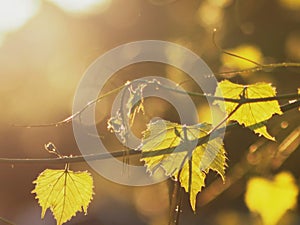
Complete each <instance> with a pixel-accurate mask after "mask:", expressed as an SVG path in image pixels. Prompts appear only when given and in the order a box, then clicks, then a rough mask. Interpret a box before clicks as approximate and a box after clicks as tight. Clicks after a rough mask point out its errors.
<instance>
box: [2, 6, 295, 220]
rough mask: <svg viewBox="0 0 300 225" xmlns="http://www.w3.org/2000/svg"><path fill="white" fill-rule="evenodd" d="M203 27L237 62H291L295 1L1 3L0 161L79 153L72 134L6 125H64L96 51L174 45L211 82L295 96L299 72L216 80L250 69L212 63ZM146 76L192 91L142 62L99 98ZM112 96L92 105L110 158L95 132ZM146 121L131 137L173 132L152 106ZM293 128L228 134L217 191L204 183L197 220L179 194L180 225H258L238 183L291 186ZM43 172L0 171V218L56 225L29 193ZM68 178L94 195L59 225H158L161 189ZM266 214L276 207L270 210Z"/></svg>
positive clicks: (166, 188) (153, 103)
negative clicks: (286, 182) (142, 43)
mask: <svg viewBox="0 0 300 225" xmlns="http://www.w3.org/2000/svg"><path fill="white" fill-rule="evenodd" d="M214 28H217V29H218V31H217V33H216V42H217V44H218V45H220V46H221V47H222V48H224V49H226V50H230V51H231V52H235V53H237V54H239V55H242V56H243V57H246V58H249V59H251V60H254V61H257V62H259V63H276V62H283V61H286V62H300V1H298V0H130V1H124V0H85V1H83V0H11V1H0V107H1V111H0V124H1V126H0V149H1V150H0V158H5V157H7V158H41V157H43V158H47V157H54V156H53V155H49V153H47V152H46V151H45V150H44V144H46V143H48V142H49V141H52V142H53V143H54V144H55V145H56V146H57V148H58V149H59V150H60V151H61V152H62V153H63V154H65V155H70V154H73V155H77V154H80V152H79V150H78V148H77V145H76V142H75V140H74V137H73V133H72V125H71V124H67V125H65V126H59V127H43V128H41V127H40V128H30V129H28V128H23V127H14V126H12V125H13V124H18V125H22V124H25V125H27V124H44V123H51V122H56V121H60V120H63V119H65V118H66V117H68V116H69V115H70V114H71V111H72V102H73V97H74V94H75V91H76V87H77V85H78V84H79V82H80V79H81V77H82V76H83V74H84V72H85V70H86V69H87V68H88V66H89V65H90V64H91V63H92V62H93V61H94V60H95V59H96V58H97V57H98V56H100V55H102V54H104V53H105V52H106V51H108V50H110V49H112V48H114V47H116V46H118V45H120V44H124V43H127V42H131V41H138V40H145V39H154V40H156V39H157V40H165V41H171V42H175V43H178V44H181V45H183V46H185V47H187V48H189V49H191V50H192V51H194V52H195V53H197V54H198V55H199V56H201V57H202V59H203V60H204V61H205V62H206V63H207V64H208V65H209V67H210V68H211V69H212V70H213V71H214V73H215V75H216V77H217V78H218V80H222V79H224V78H226V79H231V80H232V81H234V82H236V83H247V84H251V83H255V82H259V81H265V82H270V83H272V84H273V85H274V86H276V87H277V92H278V94H287V93H295V92H297V88H299V87H300V80H299V75H300V69H299V68H281V69H276V70H275V69H274V70H272V71H263V72H256V73H245V74H234V75H232V74H229V75H228V74H220V73H221V72H224V71H230V70H237V69H244V68H248V67H252V66H253V65H252V64H249V62H245V61H243V60H240V59H236V58H232V57H229V56H227V55H224V54H222V53H221V52H220V51H219V49H218V48H216V47H215V45H214V43H213V40H212V31H213V29H214ZM170 54H172V53H170ZM173 54H176V53H173ZM150 75H155V76H162V77H166V78H168V79H172V80H173V81H174V82H177V83H181V82H184V83H183V84H182V87H184V88H185V89H187V90H190V91H201V90H199V87H197V86H196V85H195V83H193V82H186V81H187V80H188V79H189V77H188V75H187V74H184V73H183V72H182V71H180V70H178V69H176V68H173V67H170V66H166V65H160V64H155V63H141V64H138V65H131V66H129V67H126V68H124V69H122V70H121V71H119V72H118V73H117V74H115V75H114V76H113V77H112V78H111V79H110V80H109V81H108V82H107V85H106V86H105V88H104V90H103V93H104V92H106V91H109V90H112V89H114V88H116V87H118V86H120V85H122V84H124V83H125V82H126V81H127V80H132V79H136V78H138V77H143V76H150ZM114 97H115V95H112V96H110V97H108V98H106V99H104V100H103V101H101V102H99V103H98V104H97V115H96V118H97V121H98V128H99V134H100V136H101V137H102V138H103V141H104V143H107V146H108V148H109V149H111V150H120V149H122V146H121V145H120V144H118V143H117V141H115V140H116V138H115V137H114V135H113V134H111V133H110V132H108V131H107V129H106V127H107V120H108V119H109V117H110V110H111V102H112V101H113V99H114ZM193 100H194V101H195V103H196V104H197V107H198V109H199V117H200V120H201V121H208V120H210V112H209V108H208V106H207V104H206V103H205V102H202V101H200V100H199V99H197V98H193ZM280 103H281V104H285V103H287V101H281V102H280ZM158 105H159V107H157V106H158ZM145 110H146V115H145V116H143V115H138V116H137V121H138V122H137V123H136V124H135V128H134V129H135V132H136V134H137V135H140V131H142V130H144V129H145V128H146V123H147V122H148V121H149V119H151V118H152V117H155V116H159V117H162V118H164V119H168V120H171V121H173V122H180V121H179V119H178V115H177V114H176V112H174V108H173V107H172V106H171V105H170V104H169V103H167V102H165V101H163V100H161V99H151V98H150V99H147V100H146V101H145ZM299 118H300V117H299V111H298V109H293V110H290V111H289V112H287V113H285V114H284V115H283V116H275V117H274V118H273V119H272V120H271V121H270V122H269V123H268V129H269V132H270V133H271V134H272V135H273V136H275V137H276V139H277V141H276V142H271V141H268V140H265V139H264V138H262V137H258V136H257V135H255V134H254V133H252V132H251V131H249V130H247V129H245V128H242V127H236V128H234V129H233V130H231V131H230V132H228V133H227V134H226V136H225V139H224V142H225V148H226V150H227V156H228V165H229V167H228V169H227V181H226V183H225V184H222V182H221V181H220V180H219V178H218V176H216V174H215V173H213V172H211V173H210V174H209V175H208V177H207V180H206V181H207V188H205V189H204V190H203V192H201V193H200V194H199V195H198V201H197V213H196V214H193V212H192V210H191V208H190V205H189V201H188V195H187V194H185V195H184V196H183V206H182V213H181V217H180V222H179V224H181V225H184V224H199V225H200V224H201V225H202V224H203V225H204V224H206V225H227V224H228V225H240V224H243V225H246V224H262V222H261V220H260V217H259V215H258V214H254V213H251V212H250V211H249V209H248V208H247V206H246V204H245V201H244V198H245V192H246V189H247V181H248V180H249V178H251V177H253V176H263V177H266V178H272V176H274V175H276V174H277V173H278V172H281V171H289V172H290V173H291V175H292V176H293V177H294V179H295V182H296V184H298V185H299V175H300V170H299V166H298V165H299V162H300V161H299V158H300V153H299V143H300V128H299V126H300V122H299V121H300V120H299ZM112 143H117V144H112ZM297 150H298V151H297ZM46 168H52V169H55V168H64V165H57V164H55V165H54V164H25V163H24V164H5V163H0V179H1V183H0V217H3V218H6V219H8V220H10V221H13V222H14V223H15V224H18V225H19V224H20V225H27V224H28V225H29V224H30V225H38V224H47V225H48V224H49V225H52V224H55V220H54V219H53V217H52V215H51V212H49V211H48V212H47V213H46V217H45V219H44V220H41V219H40V213H41V208H40V207H39V205H38V203H37V201H36V200H35V199H34V197H35V196H34V195H33V194H31V193H30V192H31V190H32V189H33V188H34V186H33V184H32V181H33V180H34V179H35V178H36V177H37V176H38V174H39V173H40V172H41V171H43V170H44V169H46ZM71 169H72V170H89V171H90V172H91V173H92V174H93V177H94V182H95V190H94V191H95V196H94V200H93V201H92V203H91V204H90V206H89V209H88V215H87V216H83V215H82V214H78V216H77V217H75V218H73V219H72V220H71V221H70V222H69V223H68V224H78V225H80V224H90V225H93V224H97V225H102V224H103V225H119V224H122V225H125V224H136V225H166V224H167V223H168V213H169V195H170V192H171V190H172V183H171V182H169V181H166V182H163V183H159V184H156V185H153V186H149V187H127V186H122V185H118V184H115V183H112V182H110V181H108V180H105V179H104V178H102V177H101V176H99V175H98V174H97V173H95V172H94V171H92V169H91V168H89V166H88V165H87V164H86V163H76V164H72V165H71ZM120 172H121V171H120ZM297 201H299V200H297ZM274 204H275V205H280V201H279V202H275V203H274ZM270 211H272V210H270ZM0 224H2V223H1V222H0ZM3 224H4V223H3ZM278 224H282V225H288V224H289V225H290V224H300V212H299V209H297V207H294V209H293V210H289V211H288V212H287V213H286V214H285V215H284V217H283V218H281V220H280V221H279V222H278Z"/></svg>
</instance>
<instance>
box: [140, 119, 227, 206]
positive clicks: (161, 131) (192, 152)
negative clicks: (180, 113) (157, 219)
mask: <svg viewBox="0 0 300 225" xmlns="http://www.w3.org/2000/svg"><path fill="white" fill-rule="evenodd" d="M211 128H212V126H211V125H210V124H207V123H202V124H197V125H192V126H187V125H180V124H177V123H172V122H169V121H165V120H158V121H156V122H151V123H149V124H148V127H147V130H146V131H145V132H144V136H143V142H142V145H141V150H142V159H141V160H142V161H144V162H145V164H146V166H147V170H148V171H150V172H151V173H153V172H155V170H156V169H157V168H159V167H162V168H163V169H164V170H165V173H166V175H167V176H170V177H172V178H173V179H175V180H177V179H178V180H179V182H180V184H181V186H182V187H183V188H184V189H185V191H186V192H189V194H190V203H191V207H192V209H193V210H194V211H195V210H196V196H197V194H198V192H200V191H201V189H202V187H204V186H205V182H204V180H205V177H206V174H207V173H208V172H209V170H210V169H211V170H214V171H216V172H217V173H218V174H219V175H220V176H221V177H222V179H223V180H224V176H225V167H226V162H225V161H226V156H225V150H224V148H223V142H222V139H221V138H219V137H215V138H214V139H212V140H208V138H206V137H207V134H208V132H209V131H210V130H211ZM201 138H202V139H201ZM200 140H201V141H200ZM199 141H200V142H199Z"/></svg>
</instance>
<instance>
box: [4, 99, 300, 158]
mask: <svg viewBox="0 0 300 225" xmlns="http://www.w3.org/2000/svg"><path fill="white" fill-rule="evenodd" d="M298 107H300V99H299V100H296V101H294V102H292V103H288V104H285V105H282V106H281V107H280V108H281V111H282V112H286V111H289V110H291V109H295V108H298ZM267 121H268V120H266V121H262V122H267ZM260 123H261V122H260ZM236 126H238V123H237V122H235V123H232V124H230V125H227V126H226V127H221V128H218V129H216V130H214V132H213V133H211V135H212V134H214V135H213V137H217V136H218V135H217V133H218V132H220V133H222V132H224V131H228V130H231V129H233V128H234V127H236ZM252 126H253V125H252ZM208 137H209V135H208V136H204V137H202V138H199V139H198V143H197V146H199V145H201V144H203V143H204V142H205V141H207V139H208ZM174 149H175V147H174V148H166V149H160V150H159V151H158V152H159V154H170V153H172V152H173V151H174ZM126 151H128V155H129V156H133V155H139V154H141V151H139V150H136V149H128V150H121V151H115V152H111V153H95V154H90V155H78V156H63V157H62V158H25V159H24V158H0V163H7V164H17V163H18V164H20V163H24V164H33V163H43V164H44V163H51V164H65V163H79V162H85V161H94V160H104V159H109V158H113V157H116V158H118V157H123V156H124V154H125V152H126ZM148 154H149V155H148ZM159 154H158V153H156V152H149V153H146V152H144V153H142V155H143V156H144V157H151V156H157V155H159Z"/></svg>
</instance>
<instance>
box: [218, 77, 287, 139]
mask: <svg viewBox="0 0 300 225" xmlns="http://www.w3.org/2000/svg"><path fill="white" fill-rule="evenodd" d="M215 96H220V97H224V98H231V99H238V100H240V99H251V98H267V97H274V96H276V90H275V88H273V87H272V86H271V84H267V83H256V84H253V85H240V84H234V83H232V82H230V81H228V80H223V81H221V82H219V83H218V87H217V89H216V93H215ZM215 103H217V104H219V103H220V100H217V101H215ZM238 104H239V103H235V102H228V101H226V102H225V103H224V104H223V103H222V104H219V106H220V107H221V109H222V110H223V111H224V112H226V113H227V114H228V115H229V114H230V113H231V112H233V111H234V110H235V109H236V107H237V106H238ZM224 105H225V108H224ZM276 113H277V114H282V112H281V109H280V106H279V104H278V101H277V100H273V101H263V102H251V103H245V104H243V105H241V106H240V107H239V108H238V109H237V110H236V112H234V113H233V114H232V115H231V116H230V120H236V121H237V122H238V123H239V124H243V125H245V126H247V127H249V128H250V129H251V130H253V131H254V132H255V133H257V134H259V135H263V136H265V137H266V138H268V139H271V140H274V138H273V137H272V136H271V135H270V134H269V133H268V132H267V129H266V126H265V125H264V123H263V121H265V120H268V119H270V118H271V117H272V115H273V114H276Z"/></svg>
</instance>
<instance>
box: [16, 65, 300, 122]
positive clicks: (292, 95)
mask: <svg viewBox="0 0 300 225" xmlns="http://www.w3.org/2000/svg"><path fill="white" fill-rule="evenodd" d="M299 67H300V64H299ZM138 82H140V83H146V84H154V85H157V87H160V88H164V89H166V90H169V91H172V92H176V93H179V94H188V95H190V96H195V97H200V98H206V99H209V100H218V101H225V102H233V103H242V104H245V103H255V102H266V101H274V100H283V99H289V100H293V99H297V98H299V97H300V94H298V93H290V94H283V95H277V96H273V97H264V98H247V99H235V98H223V97H219V96H214V95H210V94H205V93H200V92H192V91H182V90H178V89H176V88H171V87H169V86H166V85H163V84H161V83H160V82H158V81H154V80H152V81H149V80H144V79H137V80H134V81H131V82H126V83H125V84H123V85H122V86H120V87H118V88H115V89H113V90H111V91H109V92H107V93H105V94H103V95H101V96H100V97H98V98H96V99H94V100H92V101H90V102H88V103H87V104H86V105H85V106H84V107H83V108H82V109H81V110H79V111H77V112H76V113H74V114H72V115H70V116H69V117H67V118H65V119H63V120H61V121H58V122H54V123H47V124H32V125H19V124H12V126H14V127H26V128H33V127H58V126H62V125H65V124H68V123H70V122H71V121H72V120H73V119H75V118H76V117H80V116H81V114H82V113H83V112H84V111H85V110H86V109H88V108H89V107H91V106H92V105H94V104H96V103H97V102H99V101H101V100H102V99H103V98H105V97H108V96H110V95H112V94H114V93H117V92H118V91H120V90H122V89H123V88H126V87H129V86H130V85H132V84H134V83H138Z"/></svg>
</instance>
